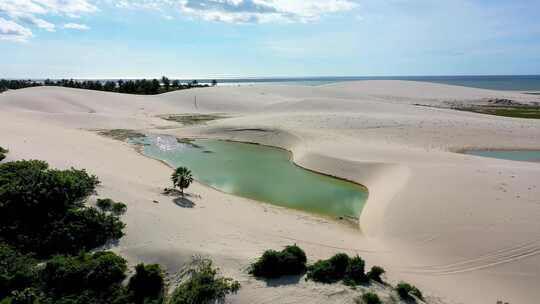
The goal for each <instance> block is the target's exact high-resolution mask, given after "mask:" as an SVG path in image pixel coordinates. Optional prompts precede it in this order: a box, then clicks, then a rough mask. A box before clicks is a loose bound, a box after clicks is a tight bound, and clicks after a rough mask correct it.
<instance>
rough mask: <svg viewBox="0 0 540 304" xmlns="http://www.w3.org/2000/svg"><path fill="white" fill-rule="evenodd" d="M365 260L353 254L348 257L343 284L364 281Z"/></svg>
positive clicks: (354, 283) (365, 280)
mask: <svg viewBox="0 0 540 304" xmlns="http://www.w3.org/2000/svg"><path fill="white" fill-rule="evenodd" d="M364 267H365V262H364V260H363V259H362V258H361V257H359V256H355V257H353V258H350V259H349V261H348V265H347V270H346V271H345V278H344V281H345V284H347V285H358V284H361V283H366V282H367V281H368V278H367V276H366V273H365V269H364Z"/></svg>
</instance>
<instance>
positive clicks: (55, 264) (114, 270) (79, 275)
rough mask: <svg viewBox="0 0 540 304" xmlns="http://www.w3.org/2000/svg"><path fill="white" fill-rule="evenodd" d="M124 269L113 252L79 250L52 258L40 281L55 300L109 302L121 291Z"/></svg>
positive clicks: (125, 268) (57, 301) (123, 264)
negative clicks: (76, 254)
mask: <svg viewBox="0 0 540 304" xmlns="http://www.w3.org/2000/svg"><path fill="white" fill-rule="evenodd" d="M126 270H127V263H126V260H124V259H123V258H122V257H120V256H118V255H116V254H114V253H112V252H97V253H94V254H88V253H81V254H80V255H79V256H55V257H53V258H52V259H51V260H49V261H48V262H47V263H46V264H45V267H44V268H43V269H42V270H41V271H40V273H39V280H40V282H41V287H42V288H43V290H44V291H45V292H46V295H47V297H49V298H51V299H52V300H53V302H54V303H59V302H62V301H66V300H67V299H70V301H72V303H110V302H112V301H111V300H112V299H113V298H114V297H115V296H117V294H118V293H119V292H121V291H122V285H121V284H122V281H123V280H124V279H125V277H126V275H125V272H126ZM70 303H71V302H70Z"/></svg>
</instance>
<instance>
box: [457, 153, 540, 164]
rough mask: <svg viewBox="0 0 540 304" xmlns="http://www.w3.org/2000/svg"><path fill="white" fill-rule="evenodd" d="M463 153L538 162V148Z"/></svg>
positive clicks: (539, 160) (539, 158) (539, 157)
mask: <svg viewBox="0 0 540 304" xmlns="http://www.w3.org/2000/svg"><path fill="white" fill-rule="evenodd" d="M464 153H465V154H470V155H476V156H483V157H491V158H500V159H506V160H516V161H526V162H538V163H540V150H489V151H482V150H470V151H465V152H464Z"/></svg>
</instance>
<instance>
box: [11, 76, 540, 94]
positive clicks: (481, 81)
mask: <svg viewBox="0 0 540 304" xmlns="http://www.w3.org/2000/svg"><path fill="white" fill-rule="evenodd" d="M152 78H154V77H146V78H143V77H141V78H131V77H127V78H48V79H50V80H59V79H73V80H77V81H87V80H92V81H118V80H135V79H152ZM4 79H15V78H4ZM18 79H20V78H18ZM28 79H30V80H33V81H44V80H46V79H47V78H28ZM169 79H170V80H178V81H180V82H182V83H188V82H192V81H194V80H196V81H197V82H199V83H201V84H211V83H212V81H213V80H216V81H217V83H218V85H228V86H230V85H232V86H246V85H305V86H318V85H327V84H333V83H339V82H347V81H362V80H405V81H423V82H431V83H439V84H447V85H457V86H465V87H472V88H480V89H491V90H503V91H540V75H446V76H445V75H436V76H306V77H287V76H279V77H223V78H210V77H201V78H185V77H182V78H175V77H170V78H169Z"/></svg>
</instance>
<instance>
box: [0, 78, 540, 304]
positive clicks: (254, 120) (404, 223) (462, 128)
mask: <svg viewBox="0 0 540 304" xmlns="http://www.w3.org/2000/svg"><path fill="white" fill-rule="evenodd" d="M490 98H508V99H512V100H516V101H520V102H538V101H540V97H539V96H533V95H524V94H519V93H516V92H499V91H492V90H481V89H472V88H464V87H456V86H447V85H439V84H429V83H420V82H407V81H360V82H350V83H340V84H334V85H326V86H320V87H301V86H246V87H215V88H206V89H193V90H186V91H177V92H171V93H167V94H163V95H159V96H133V95H124V94H114V93H104V92H92V91H85V90H76V89H66V88H52V87H51V88H49V87H40V88H30V89H24V90H18V91H9V92H6V93H3V94H0V131H1V134H2V136H0V145H1V146H6V147H8V148H10V150H11V151H12V153H10V154H9V159H19V158H40V159H45V160H48V161H49V162H50V163H51V164H52V165H54V166H59V167H68V166H77V167H84V168H87V169H88V170H89V171H91V172H93V173H95V174H96V175H98V176H100V178H101V179H102V181H103V187H102V188H101V189H100V194H102V195H104V196H110V197H112V198H114V199H117V200H123V201H125V202H126V203H127V204H128V206H129V211H128V213H127V215H126V219H125V220H126V222H127V224H128V227H127V236H126V237H125V238H124V239H123V240H122V241H121V242H120V244H119V246H118V247H117V248H115V250H116V251H118V252H120V253H122V254H124V255H126V256H127V257H128V258H129V259H130V261H132V262H137V261H140V260H143V261H146V262H160V263H163V264H164V265H166V266H167V267H168V270H169V272H171V273H173V272H174V271H175V270H176V269H177V268H178V267H179V266H180V265H182V263H184V262H185V261H186V260H188V259H189V257H190V256H191V255H193V254H205V255H210V256H212V257H213V258H214V259H215V260H216V261H217V263H218V265H219V266H220V267H221V268H222V269H223V271H224V272H225V273H227V274H230V275H233V276H235V277H237V278H239V279H240V280H241V282H242V284H243V285H244V288H243V289H242V291H241V292H240V293H239V295H237V296H235V297H234V298H232V301H233V303H285V301H284V302H281V299H287V301H286V303H308V301H307V300H306V299H310V300H309V303H344V302H347V301H349V302H350V299H351V298H352V297H353V295H354V292H353V291H351V290H349V289H347V288H344V287H339V286H324V285H323V286H321V285H318V284H312V283H305V282H300V283H298V284H290V285H281V286H273V287H266V285H265V283H263V282H260V281H256V280H254V279H252V278H250V277H249V276H247V275H246V274H245V268H246V267H247V266H248V265H249V263H250V262H251V261H252V260H253V259H254V257H256V256H257V255H258V254H260V253H261V252H262V251H263V250H264V249H267V248H279V247H280V246H283V245H286V244H290V243H298V244H299V245H301V246H302V247H304V248H305V249H306V251H307V252H308V254H309V258H310V259H317V258H324V257H327V256H328V255H330V254H333V253H335V252H338V251H347V252H349V253H358V254H360V255H361V256H363V257H364V258H365V259H367V261H368V263H369V264H380V265H381V266H384V267H385V268H386V269H387V270H388V272H389V276H388V278H389V279H390V281H392V282H395V281H397V280H400V279H403V280H408V281H411V282H412V283H414V284H416V285H418V286H419V287H420V288H421V289H422V290H423V291H424V292H425V293H426V294H427V295H429V296H432V297H436V298H437V301H442V302H445V303H491V304H493V303H495V302H496V301H497V300H499V299H500V300H504V301H508V302H510V303H535V302H536V301H537V299H538V298H539V297H540V290H538V288H537V287H538V285H539V284H540V255H539V254H540V221H539V220H538V219H539V218H540V165H539V164H533V163H521V162H514V161H504V160H498V159H489V158H481V157H475V156H468V155H462V154H457V153H452V151H457V150H461V149H466V148H536V149H539V148H540V121H537V120H525V119H514V118H503V117H495V116H487V115H482V114H474V113H467V112H459V111H454V110H450V109H439V108H431V107H422V106H415V105H414V104H431V105H441V104H444V102H447V101H457V102H463V103H466V102H476V101H478V100H483V99H490ZM199 112H200V113H228V114H230V115H231V118H227V119H223V120H217V121H213V122H210V123H208V124H207V125H202V126H193V127H181V128H178V127H179V126H178V125H176V126H175V125H174V123H173V122H170V121H165V120H162V119H160V118H158V117H157V115H159V114H174V113H199ZM103 128H129V129H139V130H146V131H149V132H159V133H168V134H175V135H178V136H201V137H216V138H224V139H234V140H241V141H250V142H259V143H264V144H270V145H275V146H280V147H283V148H287V149H289V150H291V151H292V152H293V154H294V161H295V162H297V163H298V164H299V165H302V166H305V167H307V168H310V169H314V170H318V171H321V172H324V173H327V174H331V175H336V176H340V177H343V178H347V179H351V180H354V181H356V182H358V183H361V184H363V185H366V186H367V187H368V189H369V192H370V195H369V199H368V202H367V204H366V207H365V208H364V211H363V213H362V216H361V219H360V228H361V229H359V228H358V227H350V226H348V225H346V224H344V223H340V222H339V221H334V220H330V219H324V218H320V217H316V216H313V215H309V214H305V213H302V212H297V211H292V210H287V209H283V208H279V207H275V206H271V205H266V204H261V203H255V202H252V201H249V200H247V199H243V198H239V197H235V196H231V195H227V194H224V193H221V192H218V191H215V190H212V189H210V188H208V187H205V186H203V185H200V184H196V185H195V186H193V187H192V188H190V191H189V192H190V193H192V194H194V195H197V196H194V197H193V201H194V203H195V204H196V206H195V208H192V209H185V208H181V207H179V206H177V205H175V204H174V203H172V202H171V199H170V198H168V197H164V196H162V195H161V194H160V189H161V188H163V187H164V186H166V185H168V183H169V181H168V176H169V175H170V169H169V168H167V167H166V166H164V165H162V164H161V163H159V162H157V161H153V160H150V159H147V158H145V157H143V156H141V155H139V154H137V153H136V152H135V151H134V150H133V149H132V148H131V147H130V146H128V145H127V144H125V143H121V142H118V141H114V140H112V139H108V138H104V137H101V136H98V135H97V134H96V133H95V132H91V131H88V129H103ZM153 200H157V201H159V204H155V203H152V201H153ZM263 287H266V288H263ZM433 300H435V299H433Z"/></svg>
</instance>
